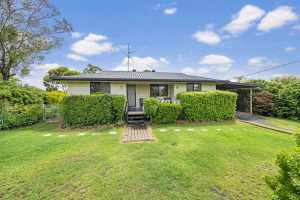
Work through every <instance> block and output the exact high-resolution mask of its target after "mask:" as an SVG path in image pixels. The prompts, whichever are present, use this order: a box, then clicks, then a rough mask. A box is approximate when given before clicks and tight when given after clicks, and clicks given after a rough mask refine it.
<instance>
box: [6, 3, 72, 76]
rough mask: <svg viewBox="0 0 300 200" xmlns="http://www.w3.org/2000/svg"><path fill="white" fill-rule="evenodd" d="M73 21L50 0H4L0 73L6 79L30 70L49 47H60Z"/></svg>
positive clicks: (70, 29)
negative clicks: (62, 14) (63, 14)
mask: <svg viewBox="0 0 300 200" xmlns="http://www.w3.org/2000/svg"><path fill="white" fill-rule="evenodd" d="M71 31H72V27H71V25H70V24H69V23H68V22H67V21H66V20H65V19H64V18H62V17H61V14H60V12H59V11H58V10H57V9H56V8H55V7H54V6H53V5H51V4H50V3H49V1H48V0H1V1H0V74H1V76H2V79H3V80H4V81H7V80H9V78H10V77H12V76H14V75H15V74H16V73H20V74H22V73H27V74H28V72H29V66H30V64H33V63H35V62H40V61H42V60H43V58H44V56H43V55H44V54H45V53H46V52H48V51H49V50H51V49H53V48H56V47H59V46H60V45H61V44H62V41H63V38H62V37H60V36H61V34H63V33H67V32H71Z"/></svg>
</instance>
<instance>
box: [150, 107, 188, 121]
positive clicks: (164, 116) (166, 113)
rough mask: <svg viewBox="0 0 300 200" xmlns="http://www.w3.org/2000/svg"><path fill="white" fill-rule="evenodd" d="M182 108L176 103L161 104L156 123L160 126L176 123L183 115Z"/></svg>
mask: <svg viewBox="0 0 300 200" xmlns="http://www.w3.org/2000/svg"><path fill="white" fill-rule="evenodd" d="M181 110H182V107H181V105H180V104H176V103H164V102H162V103H159V106H158V109H157V112H156V115H155V117H154V121H155V122H156V123H160V124H166V123H175V122H176V120H177V118H178V117H179V115H180V113H181Z"/></svg>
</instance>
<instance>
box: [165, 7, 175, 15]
mask: <svg viewBox="0 0 300 200" xmlns="http://www.w3.org/2000/svg"><path fill="white" fill-rule="evenodd" d="M176 12H177V8H175V7H172V8H165V9H164V13H165V15H174V14H175V13H176Z"/></svg>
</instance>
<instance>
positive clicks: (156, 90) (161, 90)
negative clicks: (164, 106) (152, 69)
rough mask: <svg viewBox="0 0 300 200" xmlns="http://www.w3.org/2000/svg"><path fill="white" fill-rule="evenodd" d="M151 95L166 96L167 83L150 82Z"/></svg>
mask: <svg viewBox="0 0 300 200" xmlns="http://www.w3.org/2000/svg"><path fill="white" fill-rule="evenodd" d="M150 96H151V97H167V96H168V85H167V84H152V85H150Z"/></svg>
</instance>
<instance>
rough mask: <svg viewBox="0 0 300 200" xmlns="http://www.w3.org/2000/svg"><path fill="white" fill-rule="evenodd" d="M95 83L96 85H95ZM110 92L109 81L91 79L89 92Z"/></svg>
mask: <svg viewBox="0 0 300 200" xmlns="http://www.w3.org/2000/svg"><path fill="white" fill-rule="evenodd" d="M95 85H98V86H96V87H95ZM97 92H99V93H104V94H110V93H111V83H110V82H99V81H91V82H90V94H94V93H97Z"/></svg>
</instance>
